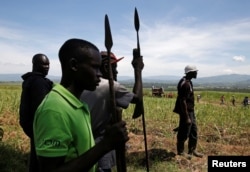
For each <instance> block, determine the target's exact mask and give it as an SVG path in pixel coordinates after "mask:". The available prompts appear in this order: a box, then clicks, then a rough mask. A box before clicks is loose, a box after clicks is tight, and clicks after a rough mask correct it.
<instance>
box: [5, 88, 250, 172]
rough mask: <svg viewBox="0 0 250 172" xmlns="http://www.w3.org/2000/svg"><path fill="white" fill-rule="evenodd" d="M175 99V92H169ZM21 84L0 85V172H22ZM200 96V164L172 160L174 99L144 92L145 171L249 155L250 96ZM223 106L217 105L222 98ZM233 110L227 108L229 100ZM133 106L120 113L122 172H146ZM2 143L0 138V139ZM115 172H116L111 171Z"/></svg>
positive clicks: (177, 169)
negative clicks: (249, 101)
mask: <svg viewBox="0 0 250 172" xmlns="http://www.w3.org/2000/svg"><path fill="white" fill-rule="evenodd" d="M172 92H173V93H174V96H176V91H172ZM20 94H21V84H0V127H1V128H2V129H3V131H4V135H3V138H2V140H1V141H0V171H1V172H11V171H12V172H24V171H26V166H27V160H28V152H29V140H28V138H27V137H26V136H25V135H24V133H23V131H22V129H21V127H20V126H19V119H18V117H19V115H18V111H19V103H20ZM198 94H200V95H201V99H200V101H199V102H196V106H195V109H196V110H195V112H196V117H197V124H198V129H199V130H198V134H199V141H198V148H197V149H198V151H200V152H203V153H204V154H205V156H204V157H203V158H196V157H193V158H192V159H191V160H186V159H184V158H182V157H180V156H177V155H176V145H175V143H176V133H175V132H173V131H172V130H173V129H174V128H175V127H177V126H178V115H177V114H175V113H173V112H172V110H173V107H174V103H175V98H176V97H174V98H167V97H153V96H152V95H151V90H150V89H144V107H145V115H144V117H145V121H146V123H145V125H146V134H147V135H146V141H147V148H148V149H147V151H148V162H149V170H150V171H151V172H159V171H170V172H188V171H190V172H191V171H196V172H197V171H204V172H205V171H207V156H209V155H241V156H246V155H248V156H249V155H250V108H249V106H247V107H244V106H243V105H242V101H243V99H244V97H245V96H248V97H249V96H250V93H249V92H248V93H237V92H234V93H231V92H218V91H196V92H195V95H198ZM223 94H224V95H225V103H224V104H220V103H221V102H220V97H221V95H223ZM233 95H234V96H235V98H236V106H233V105H232V102H231V98H232V96H233ZM133 109H134V106H133V105H130V106H129V108H128V109H126V110H124V111H123V119H124V120H125V121H126V122H127V127H128V130H129V136H130V140H129V142H128V143H127V146H126V147H127V154H126V159H127V171H128V172H130V171H131V172H132V171H133V172H144V171H146V161H145V144H144V135H143V132H145V131H143V126H142V124H143V123H142V117H139V118H137V119H132V114H133ZM0 138H1V137H0ZM114 171H116V169H114Z"/></svg>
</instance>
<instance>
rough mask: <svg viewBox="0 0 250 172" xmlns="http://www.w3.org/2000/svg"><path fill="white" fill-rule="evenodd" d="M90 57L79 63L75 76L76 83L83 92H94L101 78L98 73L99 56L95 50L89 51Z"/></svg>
mask: <svg viewBox="0 0 250 172" xmlns="http://www.w3.org/2000/svg"><path fill="white" fill-rule="evenodd" d="M90 54H91V55H90V56H91V57H88V59H87V60H85V61H84V62H80V63H79V67H78V71H77V75H78V83H77V85H79V86H81V88H83V89H84V90H89V91H94V90H95V89H96V87H97V86H98V84H99V82H100V77H101V76H102V74H101V72H100V66H101V56H100V53H99V52H98V51H96V50H91V53H90Z"/></svg>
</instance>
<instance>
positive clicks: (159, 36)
mask: <svg viewBox="0 0 250 172" xmlns="http://www.w3.org/2000/svg"><path fill="white" fill-rule="evenodd" d="M135 8H137V11H138V14H139V18H140V30H139V38H140V44H141V54H142V55H143V58H144V63H145V68H144V70H143V73H142V74H143V76H153V75H174V76H182V75H183V73H184V67H185V66H186V65H188V64H193V65H196V66H197V68H198V69H199V72H198V77H206V76H215V75H224V74H232V73H234V74H249V73H250V10H249V8H250V1H249V0H175V1H174V0H91V1H87V0H43V1H34V0H23V1H21V0H8V1H7V0H5V1H1V5H0V74H7V73H8V74H10V73H25V72H28V71H31V68H32V65H31V59H32V57H33V55H34V54H36V53H44V54H46V55H47V56H48V57H49V59H50V62H51V66H50V67H51V68H50V71H49V75H55V76H61V68H60V63H59V60H58V50H59V48H60V46H61V45H62V44H63V43H64V42H65V41H66V40H67V39H69V38H82V39H86V40H88V41H90V42H92V43H94V44H96V45H97V46H98V47H99V49H100V50H105V46H104V18H105V15H106V14H107V15H108V18H109V22H110V27H111V32H112V37H113V47H112V49H111V51H112V52H114V53H115V54H116V55H117V56H118V57H122V56H124V57H125V58H124V59H123V60H122V61H120V62H119V64H118V70H119V74H118V75H120V76H133V69H132V67H131V60H132V49H133V48H135V47H136V31H135V28H134V10H135Z"/></svg>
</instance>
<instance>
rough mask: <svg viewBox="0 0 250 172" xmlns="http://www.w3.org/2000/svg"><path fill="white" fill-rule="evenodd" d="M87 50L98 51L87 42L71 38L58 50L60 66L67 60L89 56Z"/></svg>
mask: <svg viewBox="0 0 250 172" xmlns="http://www.w3.org/2000/svg"><path fill="white" fill-rule="evenodd" d="M89 49H95V50H97V51H99V49H98V48H97V47H96V46H95V45H94V44H92V43H91V42H89V41H86V40H83V39H77V38H72V39H69V40H67V41H66V42H65V43H64V44H63V45H62V46H61V48H60V50H59V54H58V55H59V60H60V62H61V64H64V63H67V62H68V61H69V59H71V58H76V59H79V57H80V55H82V54H85V55H86V56H88V55H89V51H88V50H89Z"/></svg>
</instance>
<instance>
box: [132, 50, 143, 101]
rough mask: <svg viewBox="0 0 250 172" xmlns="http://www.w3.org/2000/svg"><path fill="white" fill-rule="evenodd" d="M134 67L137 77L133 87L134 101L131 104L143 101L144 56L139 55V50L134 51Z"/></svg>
mask: <svg viewBox="0 0 250 172" xmlns="http://www.w3.org/2000/svg"><path fill="white" fill-rule="evenodd" d="M132 66H133V68H134V75H135V83H134V87H133V93H134V94H135V95H134V98H133V99H132V101H131V103H138V102H140V101H142V96H143V93H142V89H143V88H142V87H143V86H142V75H141V72H142V69H143V67H144V63H143V60H142V56H140V55H139V52H138V50H137V49H134V50H133V60H132Z"/></svg>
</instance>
